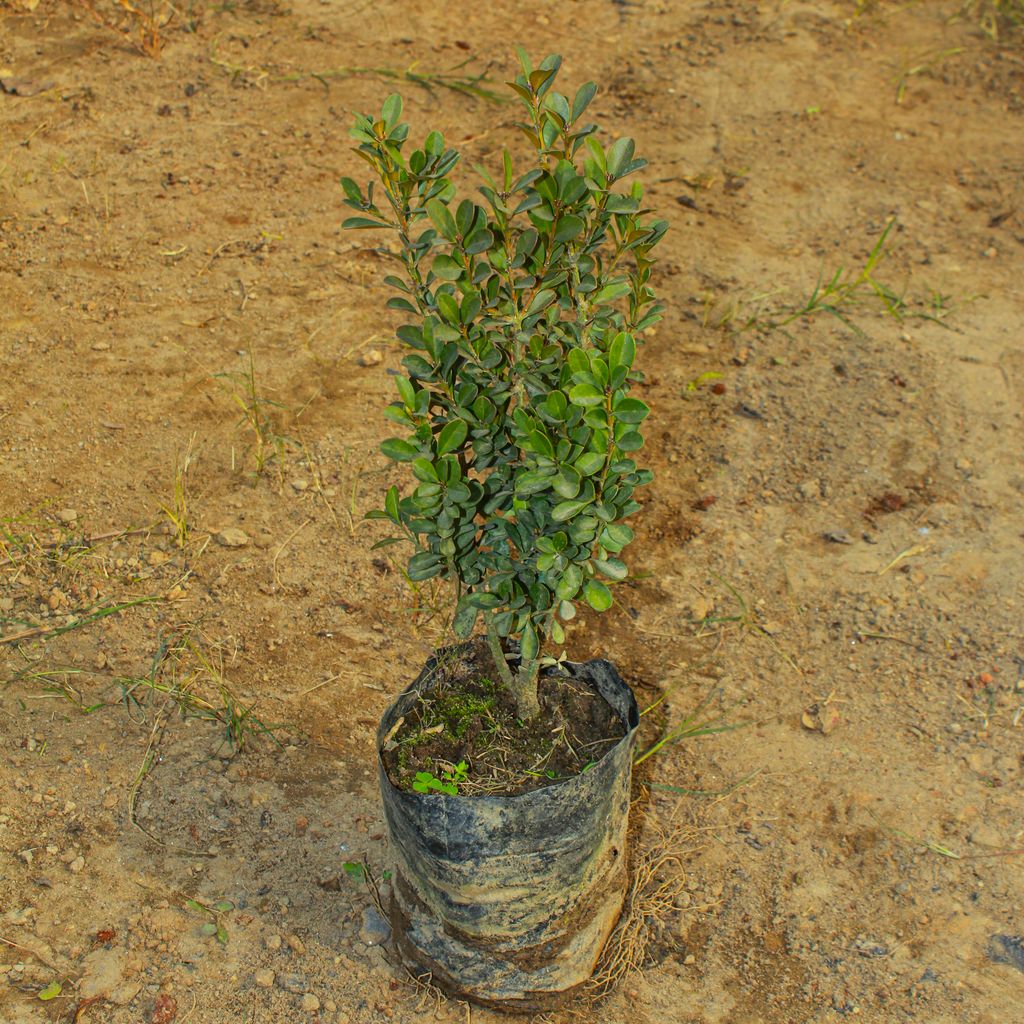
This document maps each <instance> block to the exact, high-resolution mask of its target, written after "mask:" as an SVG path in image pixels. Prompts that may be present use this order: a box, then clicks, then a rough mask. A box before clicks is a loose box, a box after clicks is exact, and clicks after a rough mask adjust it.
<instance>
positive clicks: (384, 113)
mask: <svg viewBox="0 0 1024 1024" xmlns="http://www.w3.org/2000/svg"><path fill="white" fill-rule="evenodd" d="M401 116H402V97H401V96H399V95H398V93H397V92H393V93H392V94H391V95H390V96H389V97H388V98H387V99H386V100H385V101H384V106H383V107H382V108H381V117H382V118H383V119H384V124H385V125H386V126H387V129H388V131H390V130H391V129H392V128H394V127H395V125H396V124H398V119H399V118H400V117H401Z"/></svg>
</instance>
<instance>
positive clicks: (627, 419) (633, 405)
mask: <svg viewBox="0 0 1024 1024" xmlns="http://www.w3.org/2000/svg"><path fill="white" fill-rule="evenodd" d="M650 411H651V410H650V408H649V407H648V406H647V405H645V404H644V403H643V402H641V401H640V399H639V398H623V399H622V400H621V401H620V402H619V403H618V405H616V406H615V407H614V408H613V409H612V412H613V413H614V415H615V418H616V419H617V420H620V421H621V422H622V423H642V422H643V421H644V420H645V419H647V416H648V414H649V413H650ZM620 447H621V446H620Z"/></svg>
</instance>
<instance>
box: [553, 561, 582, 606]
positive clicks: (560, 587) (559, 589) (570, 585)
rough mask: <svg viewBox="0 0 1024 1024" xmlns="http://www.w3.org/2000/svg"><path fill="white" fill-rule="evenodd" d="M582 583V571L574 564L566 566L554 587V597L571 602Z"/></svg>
mask: <svg viewBox="0 0 1024 1024" xmlns="http://www.w3.org/2000/svg"><path fill="white" fill-rule="evenodd" d="M582 582H583V570H582V569H581V568H580V567H579V566H578V565H575V564H573V565H568V566H566V569H565V572H563V573H562V578H561V579H560V580H559V581H558V584H557V585H556V587H555V596H556V597H557V598H559V599H560V600H562V601H570V600H572V598H574V597H575V596H576V595H577V594H578V593H579V590H580V584H581V583H582ZM564 617H565V616H563V618H564Z"/></svg>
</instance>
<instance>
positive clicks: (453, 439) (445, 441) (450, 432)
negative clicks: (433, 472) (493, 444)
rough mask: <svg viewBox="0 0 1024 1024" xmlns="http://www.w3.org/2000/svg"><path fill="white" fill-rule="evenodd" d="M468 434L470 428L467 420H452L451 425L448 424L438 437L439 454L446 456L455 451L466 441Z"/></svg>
mask: <svg viewBox="0 0 1024 1024" xmlns="http://www.w3.org/2000/svg"><path fill="white" fill-rule="evenodd" d="M468 433H469V427H468V426H467V425H466V421H465V420H452V421H451V422H450V423H446V424H445V425H444V427H443V428H442V430H441V433H440V434H438V435H437V454H438V455H446V454H447V453H448V452H453V451H455V449H456V448H459V447H460V446H461V445H462V442H463V441H465V440H466V435H467V434H468Z"/></svg>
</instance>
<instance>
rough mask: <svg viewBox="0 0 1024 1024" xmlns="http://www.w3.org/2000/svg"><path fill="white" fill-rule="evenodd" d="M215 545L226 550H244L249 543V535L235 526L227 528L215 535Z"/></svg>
mask: <svg viewBox="0 0 1024 1024" xmlns="http://www.w3.org/2000/svg"><path fill="white" fill-rule="evenodd" d="M217 543H218V544H222V545H223V546H224V547H226V548H244V547H245V546H246V544H248V543H249V535H248V534H247V533H246V532H245V530H240V529H239V528H238V527H237V526H228V527H226V528H225V529H223V530H221V531H220V533H218V534H217Z"/></svg>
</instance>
